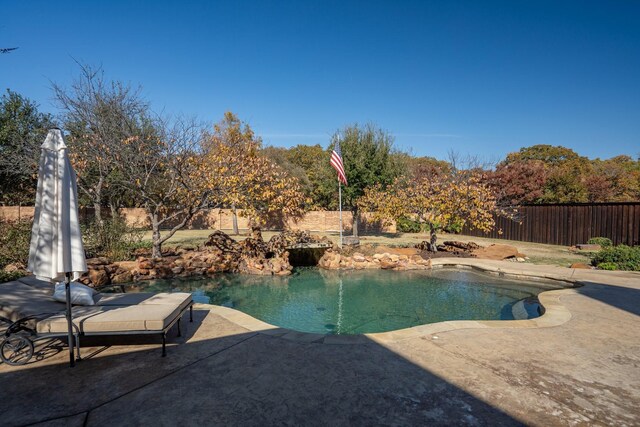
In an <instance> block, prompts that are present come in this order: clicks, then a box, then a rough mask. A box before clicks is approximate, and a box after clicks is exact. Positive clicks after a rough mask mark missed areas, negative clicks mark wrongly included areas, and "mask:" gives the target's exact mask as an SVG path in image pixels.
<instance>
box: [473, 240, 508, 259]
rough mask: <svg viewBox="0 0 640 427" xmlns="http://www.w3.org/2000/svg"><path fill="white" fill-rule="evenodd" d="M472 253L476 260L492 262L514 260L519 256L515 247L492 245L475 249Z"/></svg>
mask: <svg viewBox="0 0 640 427" xmlns="http://www.w3.org/2000/svg"><path fill="white" fill-rule="evenodd" d="M472 253H473V255H475V256H476V257H478V258H483V259H493V260H503V259H508V258H515V257H517V256H518V254H519V252H518V249H517V248H516V247H514V246H510V245H502V244H494V245H490V246H487V247H486V248H480V249H476V250H475V251H473V252H472Z"/></svg>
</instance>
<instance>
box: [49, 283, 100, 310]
mask: <svg viewBox="0 0 640 427" xmlns="http://www.w3.org/2000/svg"><path fill="white" fill-rule="evenodd" d="M69 293H70V297H71V304H73V305H94V304H95V302H94V301H93V296H94V295H95V294H97V292H96V291H95V290H93V289H91V288H90V287H88V286H85V285H83V284H82V283H75V282H73V283H71V284H70V285H69ZM53 299H54V300H56V301H59V302H63V303H65V304H66V302H67V291H66V286H65V284H64V282H63V283H57V284H56V286H55V290H54V292H53Z"/></svg>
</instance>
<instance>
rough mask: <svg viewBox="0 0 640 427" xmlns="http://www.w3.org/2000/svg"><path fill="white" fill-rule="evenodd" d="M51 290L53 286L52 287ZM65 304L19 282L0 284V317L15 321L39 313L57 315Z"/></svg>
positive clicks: (63, 308)
mask: <svg viewBox="0 0 640 427" xmlns="http://www.w3.org/2000/svg"><path fill="white" fill-rule="evenodd" d="M52 288H53V286H52ZM64 310H65V304H63V303H60V302H57V301H54V300H53V299H51V296H50V294H49V295H47V294H46V293H44V292H42V291H41V290H40V289H35V288H33V287H31V286H27V285H25V284H24V283H20V282H7V283H2V284H0V316H3V317H6V318H7V319H10V320H11V321H16V320H18V319H21V318H23V317H26V316H32V315H35V314H41V313H58V312H60V311H64Z"/></svg>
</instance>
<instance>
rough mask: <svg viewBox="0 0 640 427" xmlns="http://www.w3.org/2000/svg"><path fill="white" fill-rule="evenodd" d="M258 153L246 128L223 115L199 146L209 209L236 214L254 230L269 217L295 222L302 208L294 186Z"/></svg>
mask: <svg viewBox="0 0 640 427" xmlns="http://www.w3.org/2000/svg"><path fill="white" fill-rule="evenodd" d="M260 149H261V140H260V138H258V137H256V136H255V134H254V132H253V130H252V129H251V127H250V126H249V125H247V124H246V123H243V122H242V121H241V120H240V119H239V118H238V117H237V116H236V115H234V114H233V113H231V112H227V113H225V115H224V118H223V120H221V121H220V122H219V123H217V124H216V125H215V126H214V129H213V133H212V134H210V135H209V136H208V138H207V140H206V142H205V143H204V145H203V158H202V160H203V165H202V173H201V174H200V179H201V180H202V181H203V183H202V185H203V186H204V187H205V188H207V190H208V191H209V194H210V201H211V204H214V205H219V206H225V207H230V208H232V209H233V210H234V213H235V212H236V210H238V211H240V212H241V213H242V215H244V216H246V217H248V218H250V220H251V222H252V223H253V224H256V225H260V224H265V223H266V222H268V221H269V220H270V219H272V218H273V217H274V216H275V217H278V218H284V217H288V218H295V217H299V216H300V215H302V213H303V211H304V204H305V197H304V195H303V193H302V188H301V186H300V183H299V182H298V180H297V179H296V178H294V177H293V176H291V175H290V174H289V173H288V172H287V171H285V170H284V169H282V168H281V167H279V166H278V165H276V164H275V163H274V162H273V161H272V160H270V159H269V158H268V157H267V156H265V155H264V154H263V153H261V150H260ZM236 227H237V225H236ZM234 232H235V233H237V232H238V230H237V228H236V229H235V230H234Z"/></svg>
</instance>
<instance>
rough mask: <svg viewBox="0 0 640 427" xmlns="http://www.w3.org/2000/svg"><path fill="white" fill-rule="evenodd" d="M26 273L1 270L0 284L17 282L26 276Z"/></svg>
mask: <svg viewBox="0 0 640 427" xmlns="http://www.w3.org/2000/svg"><path fill="white" fill-rule="evenodd" d="M27 274H29V273H27V272H26V271H11V272H9V271H2V270H0V283H5V282H11V281H13V280H17V279H19V278H21V277H24V276H26V275H27Z"/></svg>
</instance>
